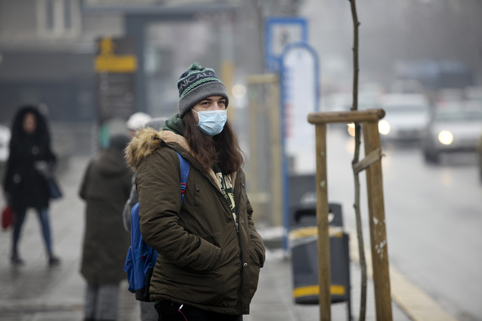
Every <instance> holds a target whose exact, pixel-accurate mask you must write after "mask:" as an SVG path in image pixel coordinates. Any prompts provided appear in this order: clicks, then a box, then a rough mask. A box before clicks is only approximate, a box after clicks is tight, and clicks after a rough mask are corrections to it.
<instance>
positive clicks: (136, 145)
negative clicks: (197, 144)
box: [125, 127, 236, 189]
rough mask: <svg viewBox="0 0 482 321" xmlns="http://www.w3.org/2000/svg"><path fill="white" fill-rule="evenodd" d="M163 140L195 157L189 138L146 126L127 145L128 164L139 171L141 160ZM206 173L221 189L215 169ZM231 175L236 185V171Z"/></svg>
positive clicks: (159, 145)
mask: <svg viewBox="0 0 482 321" xmlns="http://www.w3.org/2000/svg"><path fill="white" fill-rule="evenodd" d="M162 142H164V143H165V144H166V145H170V146H175V145H176V144H177V145H178V146H180V147H181V148H182V149H184V150H185V151H186V152H187V153H189V155H190V156H191V157H192V158H194V159H195V156H194V154H193V153H192V151H191V148H190V147H189V144H188V143H187V140H186V139H185V138H184V137H183V136H181V135H178V134H176V133H174V132H172V131H170V130H166V129H163V130H160V131H156V130H155V129H152V128H150V127H146V128H144V129H141V130H139V131H137V133H136V135H135V136H134V138H132V140H131V142H130V143H129V145H128V146H127V148H126V150H125V156H126V160H127V164H128V165H129V166H130V167H131V168H132V169H133V170H134V171H137V169H138V168H139V165H140V163H141V161H142V160H143V159H144V158H146V157H147V156H149V155H151V154H152V153H153V152H154V151H155V150H156V149H158V148H161V143H162ZM206 174H207V175H209V176H210V178H211V180H212V181H213V183H214V184H215V185H216V186H217V187H218V188H219V189H221V184H220V183H219V181H218V180H217V178H216V175H215V174H214V171H213V170H212V169H209V171H208V172H207V173H206ZM230 176H231V180H232V182H233V186H234V182H235V179H236V173H235V172H234V173H231V175H230Z"/></svg>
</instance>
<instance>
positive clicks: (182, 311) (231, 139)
mask: <svg viewBox="0 0 482 321" xmlns="http://www.w3.org/2000/svg"><path fill="white" fill-rule="evenodd" d="M178 89H179V97H180V99H179V103H178V109H179V113H178V114H175V115H174V116H173V117H171V118H170V119H168V120H167V121H166V122H165V124H164V126H163V129H162V130H161V131H156V130H154V129H152V128H144V129H141V130H139V131H138V132H137V133H136V136H135V137H134V138H133V139H132V141H131V142H130V143H129V146H128V147H127V149H126V158H127V162H128V164H129V165H130V166H131V168H132V169H134V170H135V172H136V186H137V193H138V196H139V218H140V223H139V224H140V230H141V233H142V237H143V240H144V241H145V242H146V244H147V245H149V246H151V247H152V248H153V249H154V250H156V251H157V252H158V253H159V255H158V257H157V261H156V264H155V267H154V270H153V274H152V278H151V280H150V286H149V295H150V296H149V299H150V300H151V301H154V302H155V304H156V305H155V307H156V310H157V311H158V314H159V316H160V319H161V318H162V320H173V321H174V320H176V321H177V320H179V321H181V320H183V321H184V320H189V321H195V320H197V321H204V320H209V321H215V320H222V321H241V320H243V315H244V314H249V309H250V303H251V299H252V298H253V296H254V294H255V292H256V289H257V287H258V279H259V273H260V269H261V268H262V267H263V265H264V262H265V252H266V251H265V247H264V243H263V240H262V238H261V236H260V235H259V233H258V232H257V230H256V227H255V224H254V220H253V207H252V206H251V203H250V202H249V199H248V196H247V194H246V176H245V174H244V172H243V170H242V165H243V154H242V151H241V149H240V147H239V142H238V139H237V138H236V134H235V132H234V130H233V128H232V127H231V125H230V123H229V121H228V120H227V115H226V114H227V110H226V108H227V106H228V103H229V97H228V95H227V91H226V87H225V86H224V84H223V83H222V82H221V81H220V80H219V79H218V78H217V77H216V74H215V72H214V70H212V69H210V68H203V67H201V66H200V65H199V64H193V65H191V67H189V69H188V70H187V71H186V72H185V73H183V74H182V75H181V78H180V79H179V81H178ZM179 157H183V158H184V159H185V160H186V161H187V162H188V163H189V168H190V170H189V176H188V179H187V181H186V183H185V185H184V184H183V185H184V186H183V187H185V189H184V188H183V190H184V198H182V196H181V186H180V184H181V183H180V174H181V170H180V158H179Z"/></svg>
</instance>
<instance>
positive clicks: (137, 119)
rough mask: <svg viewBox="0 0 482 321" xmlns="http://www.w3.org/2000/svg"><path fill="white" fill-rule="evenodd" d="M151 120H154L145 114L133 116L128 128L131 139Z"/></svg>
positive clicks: (138, 113) (140, 113) (129, 120)
mask: <svg viewBox="0 0 482 321" xmlns="http://www.w3.org/2000/svg"><path fill="white" fill-rule="evenodd" d="M151 119H152V117H151V116H149V115H148V114H146V113H143V112H137V113H134V114H132V115H131V116H130V117H129V119H128V120H127V128H128V129H129V135H130V137H131V138H132V137H134V135H135V134H136V132H137V131H138V130H139V129H141V128H144V126H146V124H147V122H148V121H150V120H151Z"/></svg>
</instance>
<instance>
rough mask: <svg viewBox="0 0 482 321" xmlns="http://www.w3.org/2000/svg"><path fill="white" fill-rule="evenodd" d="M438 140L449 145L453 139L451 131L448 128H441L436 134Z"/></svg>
mask: <svg viewBox="0 0 482 321" xmlns="http://www.w3.org/2000/svg"><path fill="white" fill-rule="evenodd" d="M438 141H439V142H441V143H442V144H444V145H450V144H452V142H453V141H454V135H452V133H451V132H449V131H448V130H442V131H441V132H440V133H439V134H438Z"/></svg>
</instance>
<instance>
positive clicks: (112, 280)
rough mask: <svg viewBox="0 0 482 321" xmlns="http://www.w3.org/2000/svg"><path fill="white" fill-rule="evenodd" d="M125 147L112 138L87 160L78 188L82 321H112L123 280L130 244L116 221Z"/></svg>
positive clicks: (125, 178) (121, 139) (123, 139)
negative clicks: (82, 207)
mask: <svg viewBox="0 0 482 321" xmlns="http://www.w3.org/2000/svg"><path fill="white" fill-rule="evenodd" d="M128 142H129V137H127V136H125V135H114V136H112V137H111V138H110V142H109V147H108V148H106V149H104V150H102V151H100V153H99V154H98V155H96V157H95V158H94V159H93V160H92V161H90V163H89V165H88V166H87V169H86V171H85V174H84V177H83V180H82V183H81V186H80V191H79V195H80V197H81V198H82V199H83V200H84V201H85V203H86V207H85V233H84V240H83V247H82V262H81V268H80V273H81V274H82V276H83V277H84V279H85V280H86V281H87V289H86V295H85V306H84V310H85V318H84V320H85V321H93V320H96V321H108V320H109V321H115V320H117V311H118V303H119V302H118V295H119V283H120V282H121V281H122V280H125V279H126V273H125V272H124V263H125V258H126V253H127V250H128V249H129V243H130V238H129V233H127V232H126V230H124V223H123V220H122V209H123V208H124V204H125V203H126V201H127V199H128V198H129V191H130V188H131V178H132V171H131V170H130V169H129V167H127V164H126V161H125V158H124V149H125V148H126V146H127V143H128Z"/></svg>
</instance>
